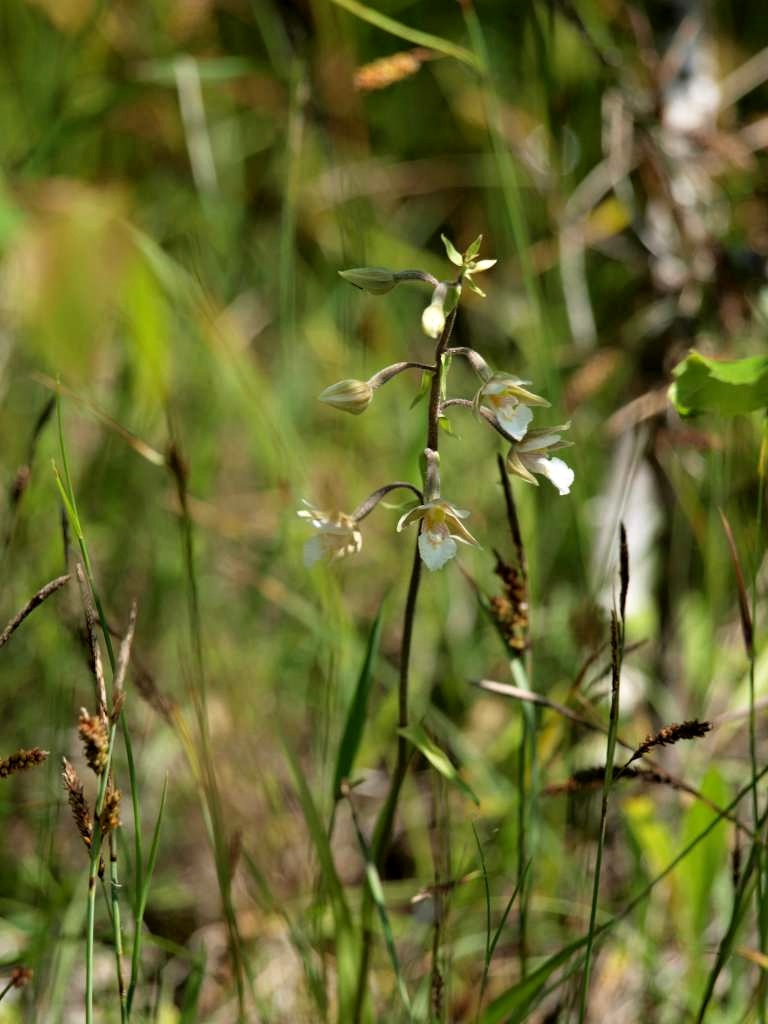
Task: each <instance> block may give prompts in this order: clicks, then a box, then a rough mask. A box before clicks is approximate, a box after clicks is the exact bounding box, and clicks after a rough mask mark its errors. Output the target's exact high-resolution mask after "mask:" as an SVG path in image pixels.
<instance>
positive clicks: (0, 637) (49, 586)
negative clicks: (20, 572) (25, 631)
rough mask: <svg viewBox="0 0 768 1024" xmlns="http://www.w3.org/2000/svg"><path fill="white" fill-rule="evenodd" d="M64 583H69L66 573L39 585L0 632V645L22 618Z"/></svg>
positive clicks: (5, 640) (3, 644)
mask: <svg viewBox="0 0 768 1024" xmlns="http://www.w3.org/2000/svg"><path fill="white" fill-rule="evenodd" d="M65 583H69V576H68V575H67V576H58V577H57V578H56V579H55V580H51V582H50V583H46V584H45V586H44V587H41V588H40V590H38V592H37V593H36V594H35V596H34V597H32V598H30V600H29V601H27V603H26V604H25V605H24V607H23V608H22V609H21V611H20V612H18V613H17V614H16V615H14V617H13V618H12V619H11V621H10V622H9V623H8V625H7V626H6V627H5V629H4V630H3V631H2V633H0V647H5V645H6V644H7V643H8V641H9V640H10V639H11V637H12V636H13V634H14V633H15V632H16V630H17V629H18V628H19V626H20V625H21V624H22V622H23V621H24V619H26V617H27V616H28V615H31V613H32V612H33V611H34V610H35V608H37V607H38V605H41V604H42V603H43V601H46V600H47V599H48V598H49V597H50V596H51V594H55V593H56V591H57V590H60V589H61V588H62V587H63V586H64V584H65Z"/></svg>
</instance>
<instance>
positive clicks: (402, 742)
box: [353, 307, 456, 1024]
mask: <svg viewBox="0 0 768 1024" xmlns="http://www.w3.org/2000/svg"><path fill="white" fill-rule="evenodd" d="M455 321H456V307H454V309H453V310H452V311H451V313H450V314H449V316H448V319H447V320H446V322H445V327H444V328H443V332H442V334H441V335H440V338H439V339H438V342H437V345H436V347H435V365H434V370H433V373H432V383H431V385H430V390H429V410H428V413H427V448H431V449H432V451H433V452H437V450H438V445H439V443H440V424H439V419H440V400H441V397H442V395H441V393H442V388H443V355H444V354H445V350H446V349H447V347H448V343H449V341H450V338H451V333H452V331H453V325H454V323H455ZM420 532H421V527H419V533H420ZM420 584H421V555H420V553H419V541H418V536H417V538H416V544H415V548H414V552H413V563H412V565H411V578H410V582H409V584H408V594H407V596H406V599H405V610H404V612H403V635H402V640H401V642H400V676H399V681H398V688H397V725H398V734H397V752H396V755H395V767H394V770H393V772H392V780H391V782H390V784H389V792H388V793H387V798H386V800H385V801H384V806H383V807H382V809H381V812H380V814H379V817H378V820H377V822H376V827H375V829H374V833H373V841H372V843H371V858H372V860H373V863H374V865H375V866H376V868H377V870H378V871H379V872H380V871H381V869H382V866H383V864H384V861H385V860H386V856H387V853H388V852H389V846H390V843H391V841H392V829H393V827H394V823H395V812H396V811H397V804H398V800H399V799H400V790H401V788H402V785H403V782H404V780H405V776H406V773H407V771H408V762H409V760H410V752H409V745H408V741H407V740H406V739H405V737H404V736H402V735H401V733H400V730H401V729H404V728H406V727H407V725H408V689H409V673H410V665H411V641H412V639H413V625H414V622H415V620H416V604H417V601H418V596H419V586H420ZM372 910H373V900H372V897H371V894H370V890H369V889H368V887H367V886H366V889H365V892H364V893H363V905H362V912H361V917H362V930H363V937H362V946H361V950H360V965H359V968H358V975H357V989H356V991H355V1005H354V1014H353V1022H354V1024H360V1021H361V1019H362V1015H363V1009H364V1006H365V997H366V990H367V983H368V970H369V966H370V960H371V946H372V943H373V932H372V930H371V923H372Z"/></svg>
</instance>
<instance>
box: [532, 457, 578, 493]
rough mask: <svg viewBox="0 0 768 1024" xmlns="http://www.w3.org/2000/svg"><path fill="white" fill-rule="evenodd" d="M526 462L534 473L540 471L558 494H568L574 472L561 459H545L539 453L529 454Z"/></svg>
mask: <svg viewBox="0 0 768 1024" xmlns="http://www.w3.org/2000/svg"><path fill="white" fill-rule="evenodd" d="M526 463H527V465H528V466H529V468H530V469H532V470H533V472H534V473H541V475H542V476H545V477H546V478H547V479H548V480H549V481H550V482H551V483H553V484H554V485H555V487H556V488H557V489H558V491H559V492H560V494H569V493H570V490H571V484H572V483H573V481H574V478H575V476H576V474H575V473H574V472H573V470H572V469H571V467H570V466H569V465H568V463H567V462H563V460H562V459H555V458H552V459H546V458H544V457H543V456H541V455H535V456H533V457H531V456H529V457H528V458H527V459H526Z"/></svg>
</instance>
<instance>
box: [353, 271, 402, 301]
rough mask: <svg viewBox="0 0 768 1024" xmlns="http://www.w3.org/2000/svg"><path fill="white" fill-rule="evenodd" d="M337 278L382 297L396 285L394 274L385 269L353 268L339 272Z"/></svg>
mask: <svg viewBox="0 0 768 1024" xmlns="http://www.w3.org/2000/svg"><path fill="white" fill-rule="evenodd" d="M339 276H340V277H343V278H344V280H345V281H349V283H350V284H353V285H354V286H355V288H361V289H362V290H363V291H364V292H370V293H371V294H372V295H384V294H385V293H386V292H390V291H392V289H393V288H394V287H395V285H396V284H397V283H398V278H397V276H396V275H395V273H394V272H393V271H392V270H387V269H386V268H385V267H353V269H352V270H340V271H339Z"/></svg>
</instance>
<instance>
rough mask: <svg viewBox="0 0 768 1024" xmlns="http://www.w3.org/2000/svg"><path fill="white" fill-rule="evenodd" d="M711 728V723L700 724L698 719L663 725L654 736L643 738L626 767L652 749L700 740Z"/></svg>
mask: <svg viewBox="0 0 768 1024" xmlns="http://www.w3.org/2000/svg"><path fill="white" fill-rule="evenodd" d="M711 728H712V723H711V722H700V721H699V720H698V718H693V719H690V720H689V721H687V722H680V723H677V722H676V723H673V724H672V725H665V726H664V728H663V729H661V730H659V732H657V733H656V735H655V736H646V737H645V739H644V740H643V742H642V743H641V744H640V746H639V747H638V748H637V750H635V752H634V753H633V754H632V757H630V759H629V760H628V761H627V765H630V764H632V762H633V761H636V760H637V759H638V758H639V757H642V756H643V754H647V753H648V751H649V750H652V749H653V748H654V747H669V746H671V745H672V744H673V743H679V742H680V740H698V739H701V738H702V736H706V734H707V733H708V732H709V731H710V729H711Z"/></svg>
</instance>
